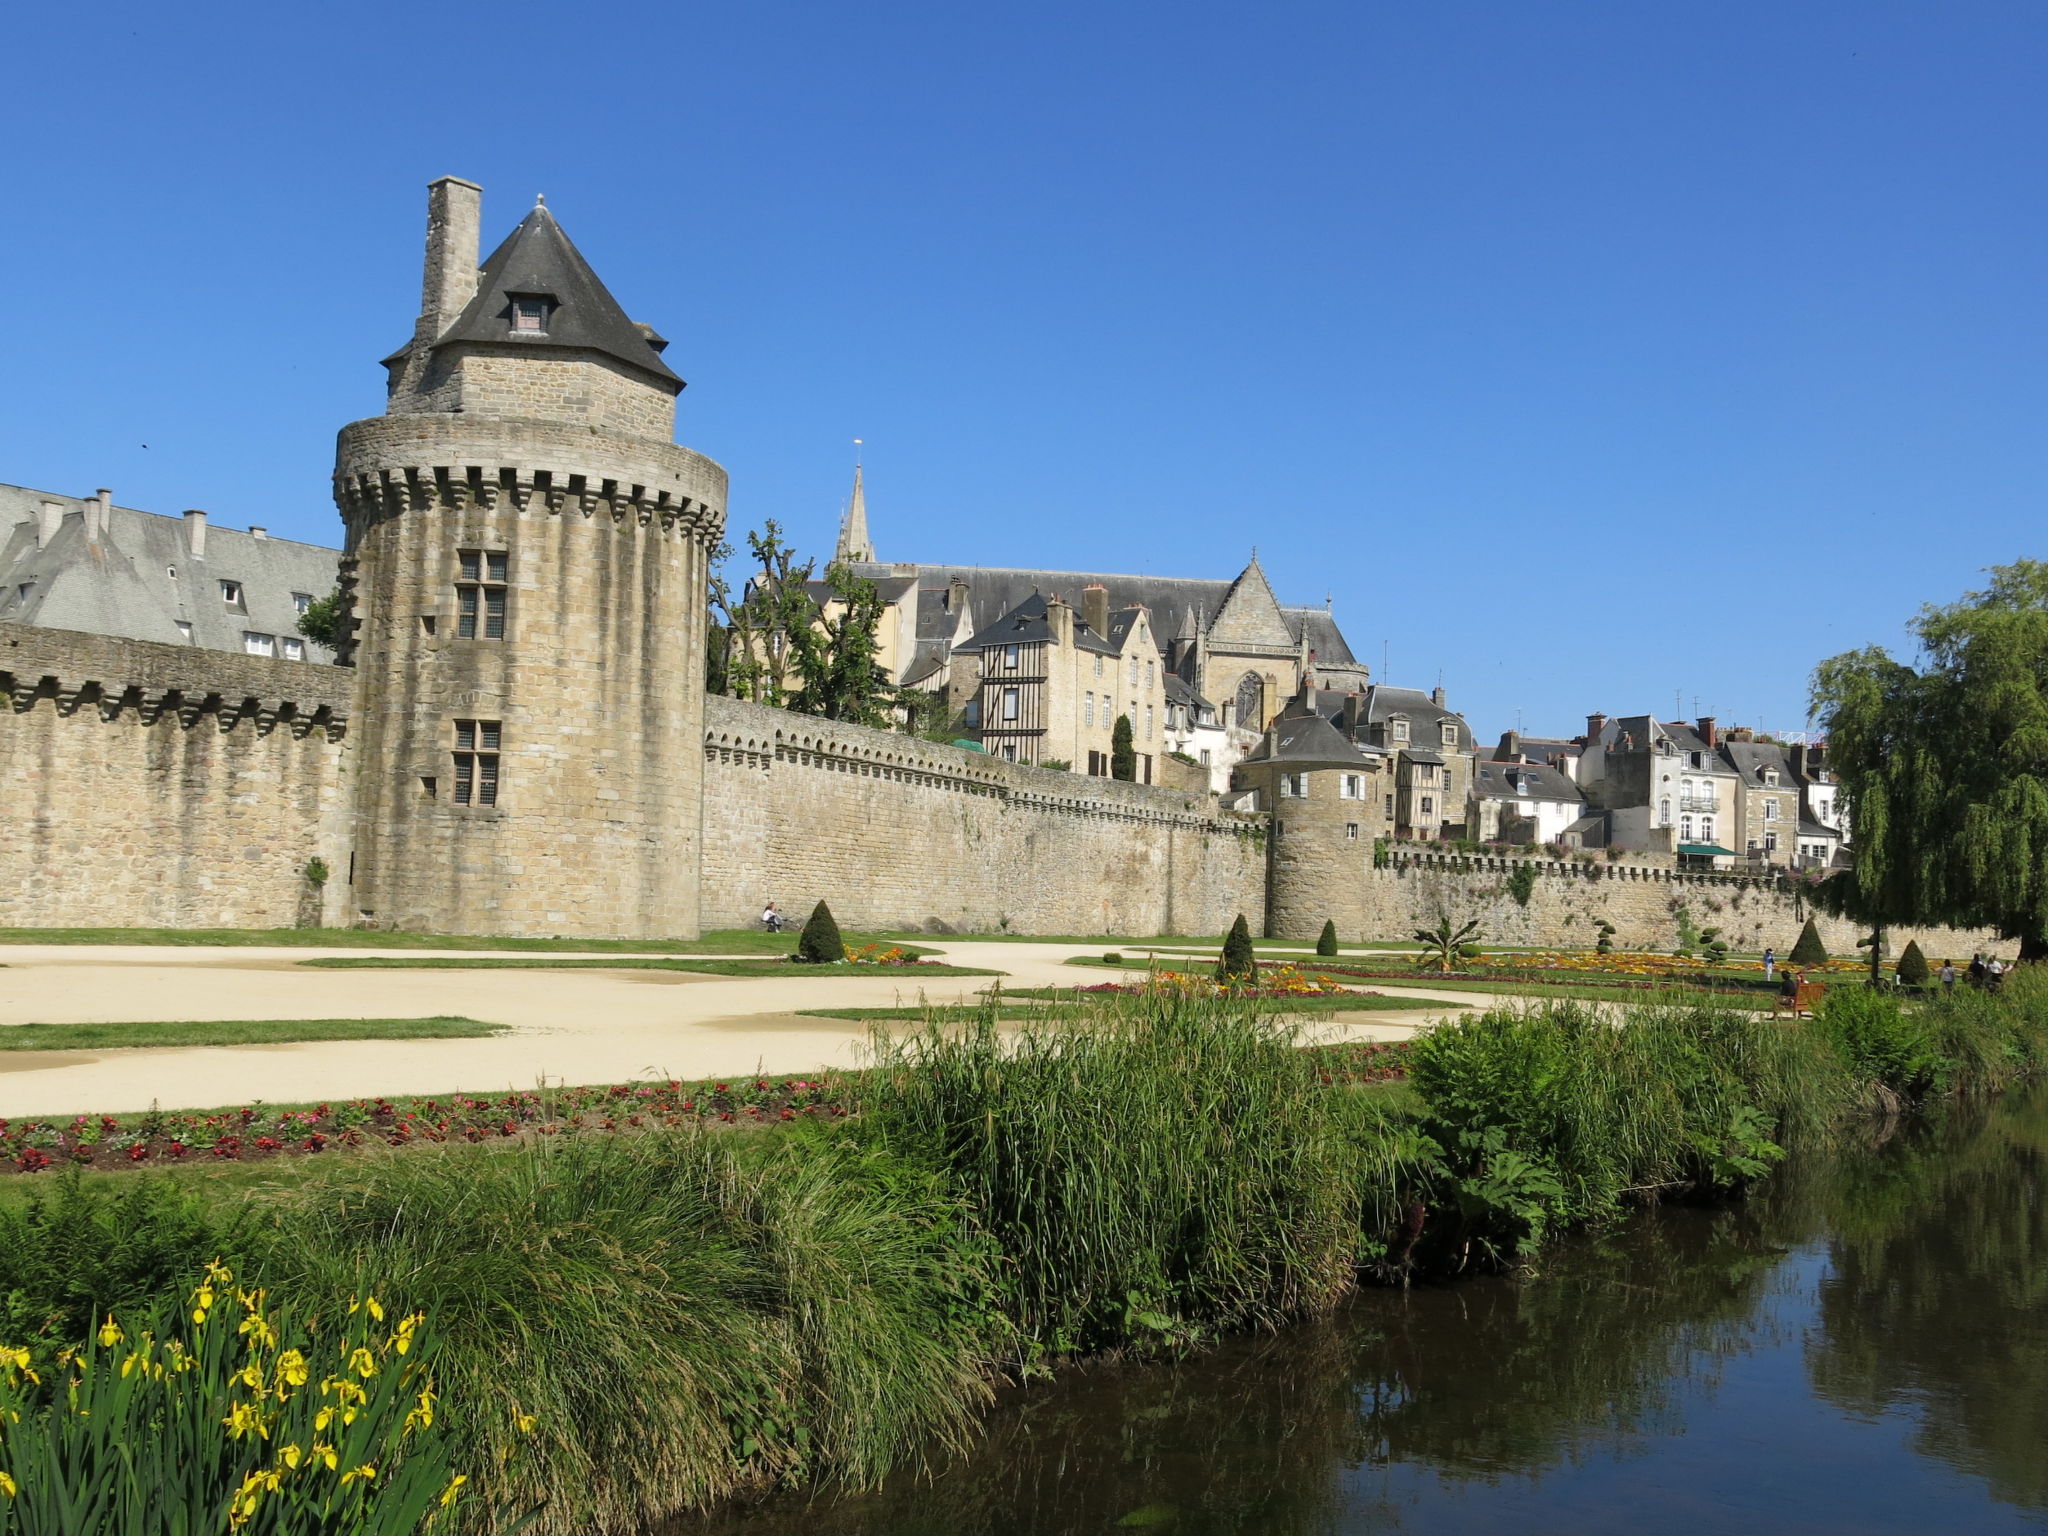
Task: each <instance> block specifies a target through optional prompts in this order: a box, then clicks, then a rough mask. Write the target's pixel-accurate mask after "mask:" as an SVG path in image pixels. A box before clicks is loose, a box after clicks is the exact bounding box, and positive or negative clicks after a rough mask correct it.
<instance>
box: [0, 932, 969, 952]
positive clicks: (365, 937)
mask: <svg viewBox="0 0 2048 1536" xmlns="http://www.w3.org/2000/svg"><path fill="white" fill-rule="evenodd" d="M845 938H846V942H847V944H848V945H849V946H850V947H855V948H857V947H859V946H860V945H862V944H866V943H870V942H874V941H876V940H878V939H880V938H881V935H879V934H872V933H854V932H850V931H849V932H848V933H847V934H846V935H845ZM0 944H168V945H209V944H217V945H229V946H237V947H239V946H248V945H275V946H280V947H284V948H290V949H510V950H542V951H558V952H561V953H565V954H576V953H582V954H593V955H609V954H643V955H793V954H795V953H796V934H795V933H793V932H791V933H765V932H763V931H761V930H760V929H757V928H728V929H722V930H720V931H718V932H716V933H707V934H705V935H704V936H703V937H702V938H701V939H553V938H549V939H543V938H502V937H501V938H479V937H476V936H474V935H470V936H465V935H462V934H446V933H396V932H387V931H385V930H383V929H372V928H0ZM902 948H903V949H904V951H905V952H906V953H908V954H913V955H928V954H930V953H931V951H930V950H929V949H922V948H919V947H918V946H916V945H912V944H905V945H903V946H902Z"/></svg>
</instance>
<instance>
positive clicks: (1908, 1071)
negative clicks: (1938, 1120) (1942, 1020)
mask: <svg viewBox="0 0 2048 1536" xmlns="http://www.w3.org/2000/svg"><path fill="white" fill-rule="evenodd" d="M1814 1025H1815V1028H1816V1029H1818V1030H1819V1031H1820V1033H1821V1034H1822V1035H1823V1036H1824V1037H1825V1038H1826V1039H1828V1040H1829V1041H1831V1042H1832V1043H1833V1045H1834V1047H1835V1049H1836V1050H1838V1051H1840V1052H1841V1054H1842V1059H1843V1061H1844V1062H1846V1063H1847V1064H1848V1068H1849V1070H1850V1072H1851V1073H1852V1074H1853V1075H1854V1076H1855V1077H1856V1078H1857V1079H1858V1080H1859V1081H1861V1082H1866V1083H1872V1084H1875V1085H1877V1086H1879V1087H1882V1088H1885V1089H1888V1090H1890V1091H1891V1092H1892V1093H1895V1094H1898V1095H1899V1096H1900V1097H1902V1098H1906V1099H1917V1098H1922V1097H1925V1096H1927V1095H1930V1094H1936V1093H1940V1092H1943V1091H1944V1090H1945V1089H1946V1088H1947V1087H1948V1083H1949V1080H1950V1078H1951V1077H1952V1076H1953V1075H1954V1072H1955V1065H1956V1064H1955V1063H1954V1062H1953V1061H1952V1060H1949V1059H1947V1058H1945V1057H1944V1056H1943V1055H1942V1054H1941V1053H1940V1052H1939V1051H1938V1050H1937V1049H1936V1048H1935V1043H1934V1040H1933V1038H1932V1037H1931V1035H1930V1034H1929V1032H1928V1029H1927V1027H1926V1021H1925V1016H1924V1015H1923V1013H1922V1012H1921V1011H1919V1010H1917V1009H1908V1008H1906V1007H1905V1006H1903V1005H1902V1004H1901V1003H1900V1001H1899V999H1898V998H1897V997H1895V996H1894V995H1892V994H1891V993H1890V992H1884V991H1873V990H1872V989H1871V988H1869V987H1830V988H1828V992H1827V996H1825V997H1823V998H1822V999H1821V1002H1820V1007H1819V1008H1817V1009H1815V1010H1814Z"/></svg>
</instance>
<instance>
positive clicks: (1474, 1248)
mask: <svg viewBox="0 0 2048 1536" xmlns="http://www.w3.org/2000/svg"><path fill="white" fill-rule="evenodd" d="M1839 997H1840V999H1841V1000H1840V1001H1839V1002H1837V1001H1836V999H1835V998H1831V999H1830V1005H1829V1007H1828V1008H1827V1009H1826V1010H1824V1011H1823V1016H1822V1018H1820V1019H1819V1020H1816V1021H1814V1022H1812V1023H1800V1024H1788V1023H1782V1022H1777V1023H1774V1022H1772V1021H1770V1020H1767V1019H1761V1018H1759V1017H1757V1016H1755V1015H1754V1014H1751V1013H1749V1012H1747V1011H1743V1010H1730V1009H1726V1008H1722V1007H1719V1006H1717V1005H1716V1004H1714V1003H1713V1002H1711V1001H1708V1000H1695V1001H1690V1002H1688V1001H1680V1000H1673V1001H1657V1002H1654V1003H1649V1004H1644V1005H1640V1006H1636V1007H1633V1008H1629V1009H1627V1010H1613V1009H1605V1010H1595V1009H1592V1008H1589V1007H1585V1006H1581V1005H1573V1004H1557V1005H1553V1006H1548V1007H1542V1008H1534V1009H1530V1010H1526V1011H1513V1012H1508V1011H1496V1012H1491V1013H1487V1014H1485V1015H1483V1016H1480V1017H1476V1018H1468V1019H1460V1020H1457V1021H1454V1022H1451V1023H1447V1024H1445V1025H1443V1026H1441V1027H1439V1028H1438V1029H1437V1030H1435V1031H1434V1032H1432V1033H1431V1034H1430V1035H1429V1036H1427V1037H1426V1038H1424V1039H1422V1040H1421V1041H1419V1042H1417V1043H1416V1044H1415V1045H1413V1046H1412V1047H1410V1048H1409V1049H1408V1050H1407V1052H1406V1057H1407V1061H1408V1069H1409V1070H1408V1075H1407V1079H1406V1081H1405V1082H1395V1083H1387V1082H1384V1081H1376V1082H1370V1083H1355V1082H1346V1081H1343V1080H1342V1079H1341V1075H1337V1076H1334V1077H1333V1075H1332V1074H1328V1073H1325V1072H1324V1071H1322V1070H1321V1069H1320V1068H1319V1066H1318V1064H1317V1058H1316V1057H1315V1056H1313V1055H1312V1054H1310V1053H1304V1052H1302V1051H1299V1050H1297V1049H1296V1048H1295V1045H1296V1042H1297V1038H1298V1037H1297V1036H1296V1035H1295V1034H1293V1033H1292V1032H1290V1031H1288V1030H1286V1029H1284V1028H1276V1027H1274V1026H1273V1025H1271V1024H1270V1023H1267V1022H1262V1021H1260V1020H1259V1019H1257V1018H1256V1017H1255V1016H1254V1015H1253V1014H1252V1013H1251V1012H1250V1011H1249V1010H1246V1009H1244V1008H1242V1007H1239V1006H1233V1005H1229V1004H1226V1003H1219V1002H1216V1001H1213V1000H1192V999H1175V998H1160V997H1149V998H1132V999H1118V1000H1115V1001H1113V1002H1110V1003H1108V1004H1106V1005H1100V1006H1099V1007H1098V1008H1097V1009H1095V1010H1092V1011H1091V1012H1090V1013H1089V1014H1088V1015H1087V1016H1086V1017H1085V1018H1084V1019H1079V1020H1077V1019H1075V1018H1073V1017H1071V1016H1067V1015H1059V1016H1048V1017H1047V1018H1045V1019H1043V1020H1040V1021H1032V1022H1027V1024H1026V1025H1025V1026H1024V1027H1023V1028H1022V1029H1021V1030H1019V1031H1014V1032H1013V1031H1004V1032H1002V1033H1001V1034H1000V1035H999V1034H998V1031H997V1029H996V1026H995V1023H994V1021H992V1020H991V1021H989V1022H988V1023H987V1024H986V1025H985V1026H981V1027H972V1028H969V1029H966V1030H964V1031H961V1030H952V1031H936V1030H935V1031H932V1032H930V1033H927V1034H924V1035H921V1036H917V1037H914V1038H910V1039H904V1040H897V1041H895V1042H893V1043H884V1045H883V1046H882V1048H881V1055H880V1059H879V1060H878V1062H877V1063H876V1065H875V1067H874V1069H873V1070H872V1071H871V1072H869V1073H868V1074H866V1075H865V1076H864V1078H863V1080H862V1084H861V1090H860V1093H859V1096H858V1100H857V1104H856V1111H857V1112H856V1113H854V1114H853V1115H851V1116H849V1117H848V1118H847V1119H845V1120H844V1121H840V1122H837V1123H833V1124H808V1125H806V1124H795V1125H792V1126H790V1127H788V1128H779V1127H778V1128H771V1129H767V1130H764V1131H761V1132H749V1133H746V1134H740V1135H734V1134H731V1133H717V1132H711V1133H706V1132H701V1131H693V1130H690V1129H680V1130H676V1131H672V1132H669V1131H664V1132H660V1133H652V1134H648V1135H644V1136H637V1137H628V1138H616V1137H614V1138H604V1139H597V1138H582V1137H578V1138H565V1139H563V1140H560V1141H547V1142H540V1143H536V1144H534V1145H532V1146H530V1147H522V1148H519V1149H515V1150H508V1151H502V1152H492V1151H488V1150H484V1149H479V1148H471V1147H462V1148H453V1149H448V1150H446V1151H436V1152H431V1153H415V1154H408V1155H406V1156H403V1157H389V1158H377V1159H373V1160H367V1161H365V1162H362V1163H358V1164H354V1165H352V1166H349V1167H348V1168H347V1169H346V1170H345V1171H339V1172H337V1173H335V1174H333V1175H332V1176H330V1177H326V1178H320V1177H312V1178H305V1179H301V1180H298V1181H295V1183H294V1185H293V1186H291V1187H288V1188H279V1189H276V1190H272V1191H264V1190H257V1191H253V1192H251V1193H250V1194H248V1195H246V1196H243V1197H241V1198H239V1199H236V1200H232V1201H225V1202H216V1203H214V1204H210V1205H208V1204H203V1203H200V1202H198V1201H195V1200H194V1199H192V1198H190V1197H189V1196H187V1195H185V1194H184V1193H182V1192H181V1191H180V1190H179V1189H178V1188H177V1187H176V1186H175V1185H174V1184H171V1183H167V1182H165V1181H163V1180H160V1179H158V1178H155V1177H152V1176H142V1177H139V1178H137V1179H135V1180H132V1181H129V1183H128V1184H127V1185H125V1186H124V1187H123V1189H122V1191H121V1192H120V1193H112V1192H110V1191H109V1189H108V1188H107V1187H106V1186H80V1187H73V1188H68V1189H67V1188H65V1187H63V1186H58V1187H57V1188H55V1189H53V1190H52V1192H51V1194H50V1195H49V1196H47V1197H45V1200H44V1202H43V1203H42V1207H41V1209H40V1210H38V1211H36V1212H34V1213H33V1214H17V1215H10V1214H8V1213H5V1212H0V1222H5V1223H6V1224H7V1225H6V1227H5V1229H4V1230H0V1294H10V1293H12V1294H13V1295H15V1296H16V1297H19V1298H20V1300H18V1301H13V1302H10V1308H11V1312H10V1317H9V1321H10V1323H11V1325H12V1327H13V1328H14V1330H15V1336H16V1337H21V1336H23V1335H24V1334H25V1333H26V1332H27V1331H28V1330H27V1329H26V1328H25V1327H24V1324H32V1325H33V1326H34V1328H35V1330H36V1338H37V1347H38V1348H39V1349H45V1350H47V1349H49V1348H50V1347H51V1346H54V1345H55V1344H56V1343H57V1342H58V1341H60V1340H69V1339H76V1338H78V1337H80V1336H81V1335H82V1332H83V1330H84V1329H86V1328H87V1327H89V1326H90V1325H91V1323H92V1321H93V1318H94V1309H95V1307H96V1306H98V1305H99V1304H100V1303H102V1302H103V1301H106V1300H111V1301H113V1302H114V1303H115V1304H116V1305H117V1307H127V1308H131V1309H133V1308H139V1307H141V1306H144V1305H146V1304H148V1303H149V1302H150V1301H152V1300H154V1299H158V1298H161V1297H163V1296H165V1295H167V1294H171V1293H175V1292H176V1291H177V1290H178V1289H179V1288H180V1287H181V1286H182V1285H183V1284H184V1283H186V1281H187V1280H188V1279H189V1277H190V1275H191V1274H192V1273H194V1272H195V1271H196V1269H197V1266H198V1264H199V1263H201V1262H203V1260H204V1259H207V1258H211V1257H214V1256H215V1255H216V1254H224V1255H228V1256H230V1257H231V1259H232V1261H233V1263H234V1266H235V1268H236V1269H237V1271H238V1272H239V1273H241V1274H242V1275H244V1276H245V1277H249V1278H253V1279H256V1280H259V1281H260V1282H261V1283H263V1284H264V1285H266V1286H267V1287H269V1289H270V1291H271V1294H272V1295H273V1296H275V1297H277V1298H278V1299H279V1300H280V1302H282V1303H284V1304H287V1305H290V1306H292V1307H294V1308H297V1309H299V1310H301V1311H302V1312H307V1313H313V1314H321V1315H328V1316H338V1315H342V1314H344V1313H345V1310H346V1307H347V1305H348V1303H349V1302H350V1301H351V1300H354V1299H357V1298H359V1297H361V1296H363V1295H365V1294H368V1293H371V1292H374V1293H375V1294H377V1295H378V1296H379V1297H380V1298H381V1299H382V1302H383V1304H384V1305H385V1306H386V1307H387V1308H393V1309H403V1310H408V1311H409V1310H411V1309H413V1308H419V1309H421V1310H423V1311H424V1312H426V1314H427V1316H428V1318H429V1322H428V1323H427V1325H426V1327H427V1328H428V1329H429V1330H431V1332H432V1334H433V1336H434V1338H435V1340H436V1348H437V1350H438V1354H437V1356H436V1361H437V1363H436V1375H437V1386H438V1391H439V1393H440V1399H441V1402H442V1404H443V1411H444V1413H445V1414H446V1416H447V1418H448V1420H449V1422H450V1424H451V1425H453V1426H455V1428H454V1430H453V1431H452V1432H453V1433H454V1434H455V1435H456V1437H457V1444H456V1447H455V1450H454V1456H455V1464H456V1465H457V1466H461V1467H464V1468H465V1469H473V1475H474V1476H475V1477H476V1478H477V1480H478V1481H479V1484H480V1485H487V1486H489V1488H490V1492H491V1494H492V1497H493V1501H494V1502H498V1501H503V1502H504V1503H505V1504H506V1505H507V1506H508V1507H515V1508H516V1507H518V1506H520V1505H522V1504H525V1503H529V1502H532V1501H534V1500H538V1499H540V1498H542V1497H543V1496H545V1497H546V1498H547V1503H546V1505H545V1507H544V1508H543V1509H542V1510H541V1513H540V1517H539V1523H538V1525H537V1527H536V1528H537V1529H540V1530H547V1531H565V1532H566V1531H571V1530H576V1531H582V1530H604V1531H630V1530H634V1529H636V1528H638V1527H640V1526H643V1525H645V1524H647V1523H650V1522H652V1521H654V1520H656V1519H659V1518H661V1517H663V1516H665V1515H668V1514H670V1513H673V1512H675V1511H677V1510H680V1509H688V1508H703V1507H707V1506H709V1505H712V1504H715V1503H717V1502H718V1501H720V1500H722V1499H727V1498H730V1497H733V1496H734V1495H737V1494H740V1493H743V1492H746V1491H749V1490H753V1489H760V1488H764V1487H772V1486H776V1485H790V1484H801V1483H808V1482H834V1481H836V1482H844V1483H847V1484H853V1485H862V1484H867V1483H871V1482H873V1481H875V1480H876V1479H877V1478H879V1477H880V1476H882V1475H884V1474H885V1473H887V1472H888V1471H889V1470H890V1469H891V1468H894V1467H900V1466H904V1465H913V1466H914V1465H917V1464H919V1463H920V1462H922V1461H924V1460H926V1459H928V1458H931V1457H934V1456H942V1455H944V1454H947V1453H948V1452H950V1451H951V1450H953V1449H955V1448H957V1447H959V1446H961V1445H963V1444H964V1443H966V1442H967V1441H968V1440H969V1439H971V1438H972V1436H973V1435H974V1433H975V1432H976V1429H977V1426H978V1424H979V1422H980V1415H981V1413H982V1410H983V1408H984V1407H985V1405H986V1404H987V1402H988V1401H989V1397H990V1392H991V1386H992V1384H993V1383H994V1382H997V1381H1000V1380H1003V1379H1019V1378H1029V1377H1032V1376H1035V1375H1039V1374H1042V1373H1044V1372H1047V1371H1051V1370H1055V1369H1057V1368H1058V1367H1059V1366H1060V1365H1061V1364H1062V1363H1063V1362H1065V1361H1068V1360H1071V1359H1076V1358H1080V1357H1084V1356H1096V1357H1101V1356H1105V1355H1111V1356H1113V1355H1119V1354H1125V1355H1129V1354H1140V1355H1142V1354H1178V1353H1183V1352H1185V1351H1188V1350H1190V1349H1194V1348H1197V1347H1199V1346H1201V1345H1203V1344H1205V1343H1207V1342H1209V1341H1211V1340H1213V1339H1216V1338H1218V1337H1220V1336H1222V1335H1224V1334H1227V1333H1232V1332H1241V1331H1260V1330H1269V1329H1274V1328H1278V1327H1281V1326H1283V1325H1286V1324H1289V1323H1293V1322H1297V1321H1300V1320H1302V1319H1306V1318H1311V1317H1316V1316H1320V1315H1323V1314H1326V1313H1327V1312H1329V1310H1330V1309H1331V1308H1333V1307H1334V1306H1336V1305H1337V1304H1338V1303H1339V1302H1340V1301H1341V1300H1342V1299H1343V1298H1344V1297H1345V1296H1346V1295H1348V1294H1350V1293H1351V1292H1352V1291H1353V1290H1355V1289H1356V1287H1357V1286H1359V1285H1360V1284H1361V1283H1373V1282H1376V1281H1377V1282H1392V1283H1398V1282H1400V1281H1402V1280H1404V1279H1407V1278H1412V1277H1417V1276H1429V1277H1436V1276H1445V1275H1451V1274H1457V1273H1462V1272H1469V1271H1473V1270H1479V1269H1499V1268H1502V1267H1507V1266H1514V1265H1518V1264H1523V1263H1526V1262H1528V1261H1529V1260H1530V1259H1531V1258H1532V1257H1533V1256H1535V1255H1538V1254H1540V1253H1541V1251H1542V1249H1543V1246H1544V1244H1545V1243H1546V1241H1547V1240H1549V1239H1550V1238H1551V1237H1553V1236H1554V1235H1555V1234H1556V1233H1558V1232H1560V1231H1562V1230H1565V1229H1567V1228H1570V1227H1572V1226H1576V1225H1583V1224H1586V1223H1594V1222H1601V1221H1605V1220H1609V1219H1611V1218H1613V1217H1614V1216H1616V1215H1617V1214H1619V1213H1620V1212H1622V1211H1624V1210H1625V1209H1627V1208H1628V1206H1629V1205H1630V1204H1632V1203H1635V1202H1640V1201H1642V1200H1646V1199H1655V1198H1659V1197H1665V1196H1671V1197H1677V1196H1683V1197H1687V1198H1720V1197H1726V1196H1729V1195H1734V1194H1738V1193H1740V1192H1741V1191H1742V1190H1743V1189H1745V1188H1747V1187H1748V1186H1750V1185H1752V1184H1754V1183H1755V1182H1757V1181H1758V1180H1760V1179H1763V1178H1765V1177H1767V1176H1768V1174H1769V1172H1770V1170H1771V1168H1772V1167H1773V1166H1774V1165H1775V1164H1776V1163H1777V1162H1778V1161H1779V1160H1780V1159H1781V1158H1782V1156H1783V1155H1784V1150H1783V1149H1784V1147H1785V1146H1786V1145H1787V1144H1788V1143H1789V1144H1795V1145H1796V1144H1797V1143H1798V1141H1799V1140H1800V1139H1801V1138H1811V1137H1818V1136H1824V1135H1825V1134H1826V1133H1827V1131H1828V1129H1829V1127H1830V1126H1832V1125H1837V1124H1841V1123H1843V1122H1844V1121H1845V1120H1846V1119H1848V1118H1849V1117H1851V1116H1853V1115H1855V1114H1856V1113H1858V1112H1859V1111H1867V1110H1869V1109H1871V1108H1873V1107H1896V1106H1898V1105H1900V1104H1902V1103H1906V1102H1909V1101H1911V1100H1914V1099H1916V1098H1920V1097H1926V1096H1932V1095H1938V1094H1942V1093H1951V1092H1958V1091H1963V1090H1966V1089H1979V1088H1982V1089H1991V1088H1996V1087H1998V1086H2001V1085H2002V1084H2003V1083H2005V1082H2007V1081H2010V1080H2012V1079H2014V1078H2015V1077H2018V1076H2021V1075H2025V1074H2028V1073H2030V1072H2031V1071H2033V1070H2034V1069H2035V1067H2036V1066H2037V1065H2038V1064H2039V1063H2040V1062H2041V1061H2042V1060H2043V1059H2044V1057H2048V1028H2044V1024H2048V1007H2044V999H2048V988H2044V987H2042V986H2041V985H2039V984H2038V983H2037V982H2036V981H2035V979H2034V978H2033V976H2032V975H2031V974H2030V973H2022V975H2020V976H2018V977H2016V978H2015V979H2014V983H2013V984H2012V985H2011V987H2010V988H2009V990H2008V993H2007V995H2005V996H2003V997H2000V998H1995V999H1994V998H1989V997H1983V996H1980V995H1975V994H1972V995H1970V996H1969V997H1966V998H1958V999H1956V1000H1954V1001H1953V1003H1952V1004H1950V1005H1948V1006H1946V1007H1941V1008H1928V1009H1924V1010H1919V1011H1917V1012H1911V1013H1908V1012H1902V1011H1900V1010H1899V1008H1898V1006H1897V1004H1896V1002H1895V1001H1894V1000H1891V999H1887V998H1882V997H1878V996H1876V995H1866V994H1861V993H1854V992H1843V993H1840V994H1839ZM528 1420H531V1422H532V1428H531V1432H530V1433H528V1432H526V1431H524V1430H522V1428H521V1425H522V1424H523V1423H525V1422H526V1421H528ZM232 1452H234V1447H232V1446H228V1447H225V1448H224V1454H225V1453H232ZM501 1455H503V1456H505V1457H508V1458H510V1463H509V1464H510V1471H509V1472H508V1473H507V1474H505V1475H504V1476H502V1477H496V1478H494V1477H492V1476H491V1475H490V1474H489V1471H488V1469H490V1468H492V1467H495V1466H498V1465H500V1458H501ZM477 1507H478V1508H479V1509H481V1508H482V1506H481V1505H479V1506H477Z"/></svg>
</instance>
